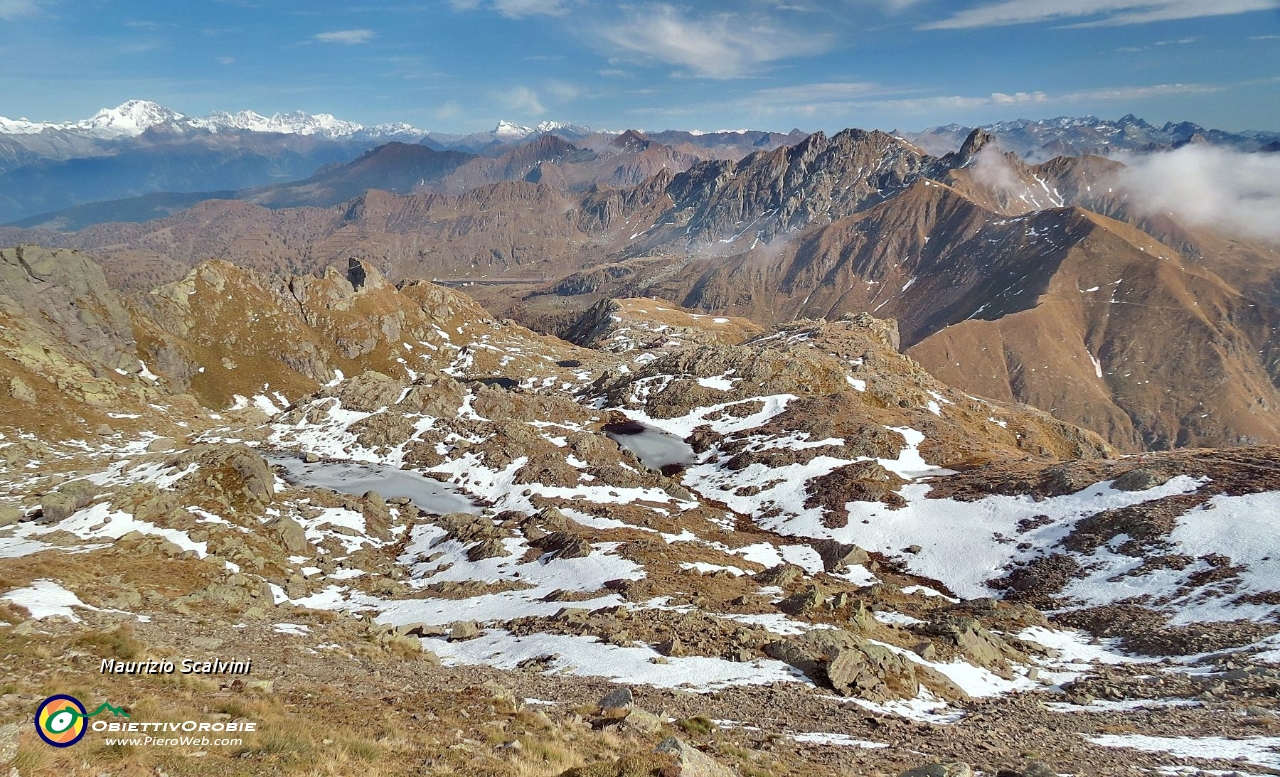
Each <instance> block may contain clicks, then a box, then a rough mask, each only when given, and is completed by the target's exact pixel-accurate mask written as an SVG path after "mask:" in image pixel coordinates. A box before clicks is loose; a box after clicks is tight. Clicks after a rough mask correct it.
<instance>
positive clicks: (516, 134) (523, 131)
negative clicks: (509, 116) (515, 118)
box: [490, 120, 537, 140]
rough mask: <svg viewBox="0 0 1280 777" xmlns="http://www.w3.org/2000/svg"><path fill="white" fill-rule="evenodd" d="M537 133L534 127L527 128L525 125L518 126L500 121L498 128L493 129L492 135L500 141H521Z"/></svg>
mask: <svg viewBox="0 0 1280 777" xmlns="http://www.w3.org/2000/svg"><path fill="white" fill-rule="evenodd" d="M535 132H537V130H535V129H534V128H533V127H526V126H524V125H523V124H516V123H515V122H510V121H506V120H503V121H499V122H498V126H497V127H494V128H493V132H491V133H490V134H491V135H493V136H494V137H495V138H498V139H499V140H520V139H521V138H527V137H529V136H530V135H532V134H533V133H535Z"/></svg>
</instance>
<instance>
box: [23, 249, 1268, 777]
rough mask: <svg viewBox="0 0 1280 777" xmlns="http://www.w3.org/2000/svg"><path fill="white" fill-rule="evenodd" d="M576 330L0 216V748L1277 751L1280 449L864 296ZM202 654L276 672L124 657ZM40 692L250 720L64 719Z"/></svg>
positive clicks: (105, 767)
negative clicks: (140, 740) (108, 725)
mask: <svg viewBox="0 0 1280 777" xmlns="http://www.w3.org/2000/svg"><path fill="white" fill-rule="evenodd" d="M575 339H577V340H578V341H579V342H583V343H586V344H588V345H589V346H591V347H583V346H578V345H572V344H570V343H568V342H566V341H562V340H557V339H555V338H552V337H549V336H546V335H539V334H536V333H534V332H532V331H530V330H528V329H525V328H523V327H521V326H519V325H517V324H514V323H512V322H510V321H499V320H494V319H492V318H490V317H489V316H488V315H487V314H486V313H485V312H484V310H483V309H482V308H480V307H479V306H477V305H476V304H475V303H474V302H472V301H471V300H470V299H468V298H467V297H466V296H464V295H462V294H460V293H458V292H455V291H452V290H449V289H444V288H441V287H437V286H433V285H431V284H429V283H425V282H409V283H403V284H400V285H398V286H397V285H392V284H391V283H389V282H387V281H386V280H385V279H383V278H382V277H381V276H380V275H379V274H378V273H377V271H376V270H375V269H374V268H373V267H372V266H371V265H369V264H367V263H364V262H361V261H357V260H352V261H351V262H350V263H349V265H348V266H347V267H345V268H336V269H330V270H329V271H327V273H325V274H324V275H323V276H310V275H308V276H293V277H290V278H285V279H278V278H271V277H266V276H260V275H258V274H256V273H254V272H252V271H250V270H247V269H243V268H240V267H236V266H235V265H232V264H230V263H227V262H207V263H204V264H201V265H199V266H198V267H196V268H195V269H194V270H192V271H191V273H190V274H189V275H188V276H187V277H186V278H185V279H183V280H181V281H179V282H177V283H174V284H170V285H168V286H164V287H161V288H158V289H156V290H154V291H152V292H151V293H149V294H145V295H139V296H137V297H134V298H125V297H122V296H120V295H118V294H117V293H116V292H114V291H112V290H111V289H110V288H109V287H108V286H107V284H106V282H105V280H104V277H103V273H102V270H101V269H100V268H99V267H98V266H97V265H96V264H94V263H93V262H92V261H90V260H88V259H87V258H85V257H84V256H82V255H80V254H77V253H75V252H71V251H65V250H57V251H51V250H46V249H42V248H36V247H32V246H25V247H22V248H20V249H9V250H4V251H0V391H3V393H4V394H5V396H4V397H3V398H0V434H3V438H2V439H0V643H2V644H3V650H2V651H0V670H2V671H0V683H2V685H0V763H4V762H5V761H10V762H11V763H12V767H11V768H12V769H14V770H16V772H17V773H18V774H21V775H27V774H86V775H101V774H153V775H160V774H168V775H179V774H192V775H195V774H200V775H204V774H352V773H362V774H369V775H377V774H441V775H445V774H475V775H558V774H568V775H602V776H612V775H686V777H690V776H692V775H707V776H714V777H720V776H721V775H735V774H736V775H749V776H757V775H899V774H907V775H950V776H951V777H960V776H961V775H970V774H986V775H1005V777H1014V776H1016V775H1024V776H1026V777H1031V776H1032V775H1035V776H1037V777H1043V776H1045V775H1051V774H1082V775H1083V774H1087V775H1120V774H1126V775H1127V774H1133V773H1147V774H1232V773H1236V774H1280V702H1278V694H1280V636H1278V632H1280V621H1278V620H1277V609H1278V608H1280V555H1275V556H1273V555H1272V554H1273V553H1275V554H1280V525H1278V524H1277V523H1276V522H1275V520H1274V516H1275V515H1276V514H1277V509H1278V508H1280V465H1277V461H1280V450H1277V449H1276V448H1271V447H1243V448H1231V449H1218V450H1213V449H1183V450H1176V451H1169V452H1161V453H1148V454H1145V455H1131V456H1122V455H1120V454H1119V453H1118V452H1117V451H1116V450H1115V449H1114V448H1112V447H1111V446H1110V445H1109V444H1108V443H1107V442H1105V441H1104V440H1103V439H1102V438H1101V437H1099V436H1098V435H1097V434H1095V433H1093V432H1089V431H1085V430H1082V429H1080V428H1078V427H1075V426H1071V425H1069V424H1066V423H1063V422H1061V421H1059V420H1056V419H1054V418H1053V417H1052V416H1050V415H1048V414H1047V413H1044V412H1042V411H1040V410H1036V409H1033V408H1030V407H1028V406H1025V405H1017V404H1011V403H1003V402H996V401H989V400H985V399H981V398H978V397H974V396H970V395H968V394H966V393H964V392H961V391H957V390H954V389H952V388H950V387H949V386H947V385H945V384H943V383H941V382H939V381H938V380H935V379H934V378H933V377H931V376H930V375H929V374H928V373H926V372H925V371H924V370H923V369H922V368H921V367H920V366H919V365H918V364H917V363H916V362H915V361H914V360H913V359H911V358H910V357H908V356H905V355H903V354H901V353H900V352H899V348H900V346H901V342H900V336H899V333H898V327H897V324H896V323H895V322H893V321H890V320H880V319H876V318H873V317H871V316H869V315H866V314H858V315H849V316H845V317H843V318H840V319H838V320H832V321H822V320H805V319H801V320H797V321H793V322H790V323H786V324H782V325H778V326H775V327H773V328H771V329H767V330H764V329H761V328H760V327H759V326H757V325H755V324H752V323H751V322H750V321H747V320H746V319H739V318H730V317H716V316H710V315H700V314H693V313H690V312H688V311H683V310H679V309H677V308H675V307H674V306H672V305H671V304H670V303H666V302H660V301H657V300H653V299H619V300H611V301H608V302H604V303H601V304H600V305H598V306H597V307H596V308H594V309H593V310H592V313H591V315H590V316H588V317H586V318H584V319H583V321H582V322H581V331H580V332H578V333H577V335H576V337H575ZM183 658H193V659H197V660H202V661H203V660H214V659H221V660H250V659H251V660H252V671H251V672H250V673H249V674H247V675H218V674H207V675H182V674H180V673H177V674H155V675H129V674H103V673H102V672H101V671H100V667H101V664H102V661H103V660H104V659H118V660H121V661H139V660H147V659H161V660H164V659H167V660H171V661H174V662H175V663H176V662H179V661H180V660H181V659H183ZM55 693H69V694H72V695H74V696H76V697H77V698H79V699H81V700H82V701H84V702H85V703H86V704H87V705H90V706H91V707H93V706H97V705H98V704H99V703H101V702H103V701H109V702H111V703H112V704H117V705H122V706H123V708H124V709H125V710H126V711H127V712H128V713H129V714H130V716H131V719H132V720H137V721H159V722H165V721H170V722H171V721H185V720H193V719H194V720H211V721H220V722H227V721H236V722H245V721H251V722H254V723H255V724H256V729H255V731H253V732H251V733H246V734H245V735H244V736H243V737H242V738H241V741H240V742H239V743H237V744H235V745H217V746H213V745H211V746H174V747H157V746H148V745H145V744H119V743H109V742H108V741H107V739H106V736H105V735H104V734H102V733H99V732H90V733H89V734H87V735H86V736H85V738H84V739H83V740H82V741H81V742H79V743H78V744H76V745H74V746H72V747H69V748H65V749H55V748H52V747H49V746H47V745H45V744H44V743H42V742H40V741H39V739H38V738H37V736H36V733H35V731H33V730H32V725H31V716H32V714H33V712H34V710H35V708H36V706H37V705H38V704H39V703H40V701H41V700H42V699H44V698H46V697H47V696H50V695H52V694H55Z"/></svg>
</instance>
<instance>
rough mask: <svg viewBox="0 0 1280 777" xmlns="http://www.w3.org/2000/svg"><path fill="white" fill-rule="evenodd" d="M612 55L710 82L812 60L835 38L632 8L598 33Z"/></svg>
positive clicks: (732, 18)
mask: <svg viewBox="0 0 1280 777" xmlns="http://www.w3.org/2000/svg"><path fill="white" fill-rule="evenodd" d="M597 33H598V34H599V36H600V37H601V39H602V40H603V41H604V42H605V43H607V44H608V46H609V48H610V50H611V51H614V52H618V51H621V52H629V53H631V54H634V55H637V56H639V57H640V58H642V59H646V60H654V61H658V62H664V63H666V64H669V65H675V66H677V67H681V68H685V69H687V70H688V72H689V73H691V74H693V75H697V76H706V77H709V78H735V77H738V76H743V75H746V74H748V73H750V72H752V71H753V70H755V69H756V68H757V67H759V66H760V65H763V64H766V63H769V62H776V61H778V60H781V59H787V58H789V57H797V56H812V55H815V54H819V53H821V52H822V51H824V50H826V49H827V48H828V47H830V45H831V43H832V37H831V36H830V35H827V34H822V33H816V34H815V33H802V32H799V31H795V30H788V29H786V28H785V27H783V26H782V25H781V24H780V23H779V22H778V21H777V20H776V19H771V18H764V17H757V18H748V17H745V16H743V15H741V14H736V13H718V14H711V15H707V16H702V17H699V18H693V17H690V16H688V15H687V14H686V13H685V12H684V11H681V10H678V9H676V8H674V7H672V6H670V5H666V4H657V5H652V6H646V7H644V8H632V9H630V10H629V12H628V13H627V16H626V18H625V19H624V20H623V21H622V22H621V23H618V24H613V25H609V26H604V27H601V28H598V29H597Z"/></svg>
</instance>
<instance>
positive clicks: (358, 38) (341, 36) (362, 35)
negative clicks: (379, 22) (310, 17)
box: [315, 30, 373, 46]
mask: <svg viewBox="0 0 1280 777" xmlns="http://www.w3.org/2000/svg"><path fill="white" fill-rule="evenodd" d="M315 39H316V40H318V41H320V42H321V43H341V44H343V45H346V46H354V45H356V44H357V43H368V42H369V41H371V40H373V30H333V31H332V32H322V33H320V34H319V35H316V36H315Z"/></svg>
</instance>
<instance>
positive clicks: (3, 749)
mask: <svg viewBox="0 0 1280 777" xmlns="http://www.w3.org/2000/svg"><path fill="white" fill-rule="evenodd" d="M20 728H21V727H20V726H19V725H18V724H17V723H6V724H4V725H3V726H0V764H7V763H11V762H12V761H13V759H15V758H17V757H18V730H19V729H20Z"/></svg>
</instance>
